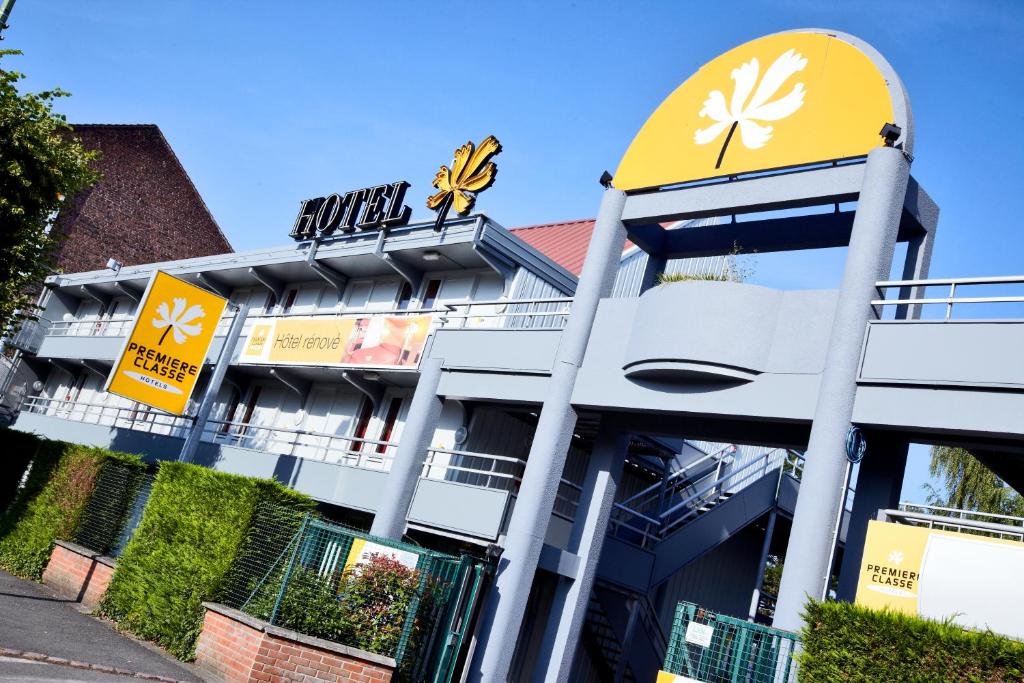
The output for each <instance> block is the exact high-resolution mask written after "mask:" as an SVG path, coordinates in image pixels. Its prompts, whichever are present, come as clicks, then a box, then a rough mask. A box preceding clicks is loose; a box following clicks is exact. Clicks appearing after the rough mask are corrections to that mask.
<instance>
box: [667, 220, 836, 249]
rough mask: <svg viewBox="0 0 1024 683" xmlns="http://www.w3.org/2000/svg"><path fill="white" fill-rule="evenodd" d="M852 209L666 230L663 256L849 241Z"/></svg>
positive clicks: (832, 244)
mask: <svg viewBox="0 0 1024 683" xmlns="http://www.w3.org/2000/svg"><path fill="white" fill-rule="evenodd" d="M853 215H854V212H853V211H843V212H840V213H829V214H814V215H810V216H791V217H788V218H774V219H770V220H759V221H744V222H741V223H728V224H726V225H708V226H703V227H696V228H687V229H685V230H668V231H665V236H664V249H663V251H662V253H661V254H660V255H661V256H663V257H664V258H666V259H677V258H694V257H698V256H718V255H721V254H728V253H731V252H734V251H735V252H739V253H752V252H758V253H765V252H772V251H793V250H797V249H823V248H826V247H841V246H846V245H847V244H849V243H850V229H851V228H852V226H853Z"/></svg>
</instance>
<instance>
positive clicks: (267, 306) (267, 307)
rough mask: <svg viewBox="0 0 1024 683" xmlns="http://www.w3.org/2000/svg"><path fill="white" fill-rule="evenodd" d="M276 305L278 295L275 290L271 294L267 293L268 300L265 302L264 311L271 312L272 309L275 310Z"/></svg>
mask: <svg viewBox="0 0 1024 683" xmlns="http://www.w3.org/2000/svg"><path fill="white" fill-rule="evenodd" d="M276 305H277V297H276V296H275V295H274V293H273V292H270V293H269V294H267V301H266V303H264V304H263V312H264V313H270V312H271V311H272V310H274V306H276Z"/></svg>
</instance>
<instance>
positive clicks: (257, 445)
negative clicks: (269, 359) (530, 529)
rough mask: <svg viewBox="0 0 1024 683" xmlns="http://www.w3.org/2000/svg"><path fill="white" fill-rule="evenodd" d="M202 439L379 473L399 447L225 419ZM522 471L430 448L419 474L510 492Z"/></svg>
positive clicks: (97, 413)
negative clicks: (377, 471)
mask: <svg viewBox="0 0 1024 683" xmlns="http://www.w3.org/2000/svg"><path fill="white" fill-rule="evenodd" d="M23 409H24V410H25V411H27V412H30V413H36V414H41V415H52V416H54V417H60V418H62V419H66V420H73V421H76V422H89V423H93V424H103V425H109V426H111V427H119V428H123V429H132V430H136V431H143V432H149V433H155V434H164V435H167V436H176V437H184V436H185V435H186V434H187V432H188V430H189V429H190V428H191V426H192V418H191V417H181V416H176V415H168V414H166V413H161V412H157V411H153V410H149V409H148V408H145V407H142V406H140V407H118V406H111V405H107V404H102V403H85V402H77V401H70V400H63V399H54V398H46V397H43V396H31V397H29V398H27V399H25V403H24V404H23ZM203 441H206V442H212V443H219V444H226V445H231V446H238V447H240V448H251V449H253V450H259V451H264V452H267V453H275V454H278V455H291V456H295V457H301V458H306V459H311V460H319V461H322V462H330V463H335V464H340V465H347V466H349V467H358V468H360V469H369V470H382V471H388V470H390V469H391V463H392V461H393V460H394V456H395V451H396V450H397V447H398V444H397V442H395V441H382V440H379V439H370V438H366V437H357V436H342V435H339V434H331V433H329V432H319V431H315V430H307V429H288V428H283V427H273V426H266V425H258V424H253V423H245V422H231V421H227V420H210V421H208V422H207V425H206V429H205V430H204V432H203ZM525 469H526V461H525V460H523V459H522V458H516V457H512V456H505V455H493V454H490V453H478V452H475V451H460V450H451V449H440V448H434V449H430V450H429V451H428V452H427V456H426V458H425V460H424V464H423V471H422V476H423V477H424V478H428V479H440V480H443V481H452V482H457V483H460V484H468V485H471V486H479V487H481V488H488V489H497V490H501V491H510V492H512V493H513V494H514V493H515V492H517V491H518V490H519V485H520V483H521V482H522V477H523V472H524V471H525Z"/></svg>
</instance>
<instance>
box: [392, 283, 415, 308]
mask: <svg viewBox="0 0 1024 683" xmlns="http://www.w3.org/2000/svg"><path fill="white" fill-rule="evenodd" d="M411 301H412V285H410V284H409V283H408V282H403V283H402V287H401V289H399V290H398V301H396V302H395V310H396V311H405V310H408V308H409V303H410V302H411Z"/></svg>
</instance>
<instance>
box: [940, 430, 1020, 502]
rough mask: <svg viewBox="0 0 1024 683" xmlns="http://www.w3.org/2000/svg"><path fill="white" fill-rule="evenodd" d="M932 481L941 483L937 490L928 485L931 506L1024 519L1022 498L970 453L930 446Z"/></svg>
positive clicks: (952, 448)
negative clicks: (933, 478)
mask: <svg viewBox="0 0 1024 683" xmlns="http://www.w3.org/2000/svg"><path fill="white" fill-rule="evenodd" d="M928 469H929V472H930V473H931V475H932V477H936V478H938V479H939V480H941V482H942V483H941V485H940V486H941V490H939V489H937V488H936V487H934V486H931V485H929V484H926V485H925V488H926V489H927V490H928V502H929V503H931V504H932V505H939V506H942V507H950V508H957V509H960V510H975V511H977V512H991V513H995V514H1003V515H1024V498H1022V497H1021V496H1020V495H1019V494H1017V493H1016V492H1015V491H1014V490H1013V489H1011V488H1010V487H1008V486H1006V485H1005V484H1004V483H1003V482H1002V480H1000V479H999V477H997V476H996V475H995V473H993V472H992V470H990V469H989V468H987V467H986V466H985V465H984V464H982V463H981V462H980V461H979V460H978V459H977V458H975V457H974V456H973V455H971V453H970V451H966V450H964V449H963V448H954V447H952V446H932V460H931V464H930V465H929V468H928Z"/></svg>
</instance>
